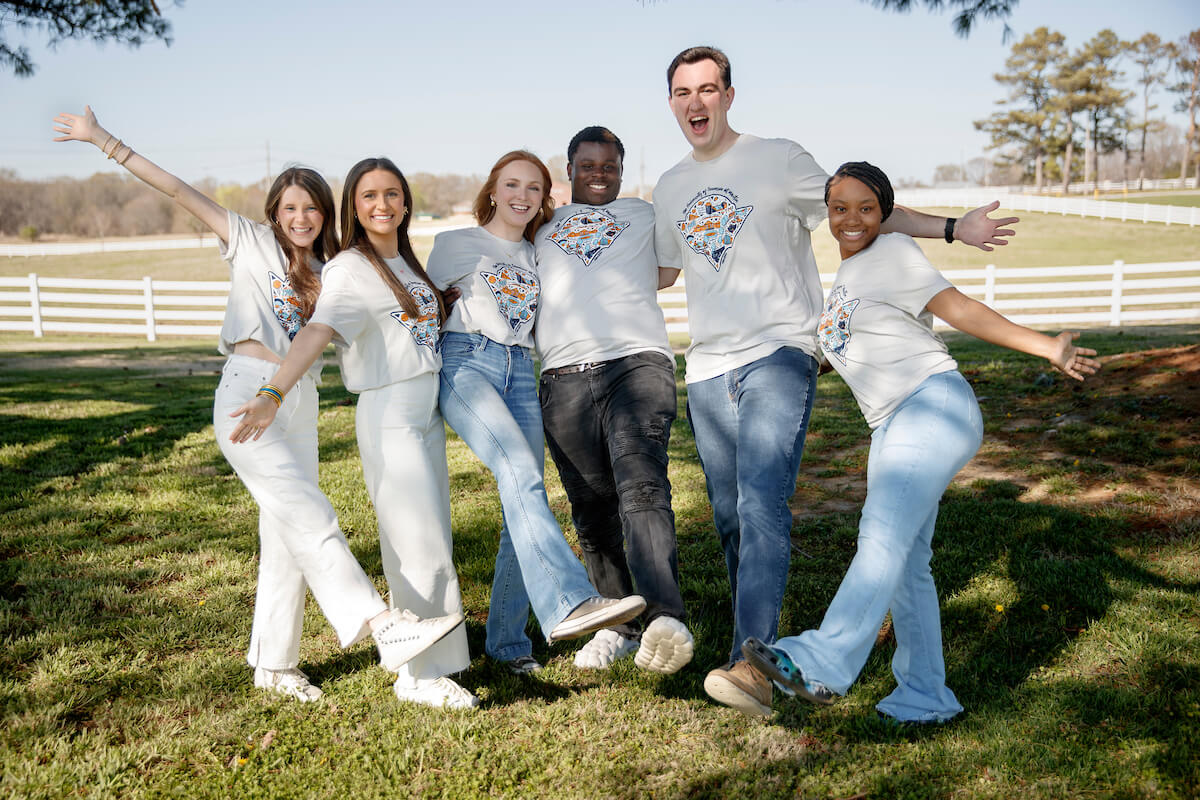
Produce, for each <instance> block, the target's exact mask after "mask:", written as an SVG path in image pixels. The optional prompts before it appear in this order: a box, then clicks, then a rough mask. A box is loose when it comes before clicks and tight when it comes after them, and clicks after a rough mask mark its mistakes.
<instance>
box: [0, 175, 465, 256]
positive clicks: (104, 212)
mask: <svg viewBox="0 0 1200 800" xmlns="http://www.w3.org/2000/svg"><path fill="white" fill-rule="evenodd" d="M408 181H409V185H410V187H411V189H412V193H413V206H414V210H415V211H416V213H418V214H432V215H434V216H447V215H449V214H450V213H451V211H452V210H453V208H454V207H455V206H461V205H463V204H468V205H469V204H470V203H471V201H473V200H474V199H475V193H476V192H478V191H479V187H480V186H481V185H482V184H483V179H482V178H480V177H479V176H477V175H432V174H430V173H427V172H419V173H414V174H413V175H410V176H408ZM193 185H194V186H195V187H196V188H197V189H198V190H200V191H201V192H203V193H204V194H206V195H208V196H209V197H211V198H212V199H213V200H215V201H216V202H217V203H219V204H220V205H221V206H223V207H225V208H228V209H231V210H232V211H235V212H237V213H238V214H241V215H242V216H244V217H247V218H249V219H253V220H260V219H262V213H263V202H264V200H265V199H266V187H265V184H264V183H263V182H258V183H253V184H249V185H242V184H237V183H218V182H217V181H215V180H213V179H211V178H206V179H204V180H201V181H197V182H195V183H194V184H193ZM331 185H332V187H333V192H334V197H335V198H336V197H340V195H341V182H340V181H332V182H331ZM202 228H203V226H202V225H201V224H200V223H199V222H197V221H196V219H195V218H194V217H192V216H191V215H190V214H188V213H187V212H186V211H183V210H182V209H181V208H180V207H179V206H177V205H176V204H175V203H172V202H171V201H170V200H169V199H168V198H167V197H165V196H164V195H162V194H160V193H159V192H156V191H155V190H154V189H151V188H150V187H149V186H147V185H146V184H144V183H142V182H141V181H139V180H137V179H136V178H134V177H133V176H132V175H124V174H116V173H111V172H102V173H96V174H95V175H92V176H91V177H90V178H55V179H53V180H47V181H30V180H22V179H21V178H20V177H18V176H17V174H16V172H14V171H13V170H11V169H3V168H0V235H2V236H20V237H22V238H25V239H30V240H33V239H37V238H38V237H40V236H43V235H59V236H83V237H89V238H105V237H108V236H144V235H150V234H164V233H199V232H200V231H201V230H202Z"/></svg>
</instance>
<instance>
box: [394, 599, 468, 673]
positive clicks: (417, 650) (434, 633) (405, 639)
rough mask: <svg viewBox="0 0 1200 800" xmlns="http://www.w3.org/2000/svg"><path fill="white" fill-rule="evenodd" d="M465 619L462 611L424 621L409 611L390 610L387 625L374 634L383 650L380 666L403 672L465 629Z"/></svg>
mask: <svg viewBox="0 0 1200 800" xmlns="http://www.w3.org/2000/svg"><path fill="white" fill-rule="evenodd" d="M463 619H465V617H463V614H462V612H461V611H455V612H454V613H453V614H447V615H446V616H444V617H430V618H429V619H421V618H419V617H418V616H417V615H416V614H414V613H412V612H411V611H409V610H408V609H403V610H402V609H398V608H393V609H390V610H389V611H388V616H387V619H386V620H384V623H383V624H382V625H380V626H379V627H378V628H376V629H375V630H374V631H372V632H371V636H372V637H373V638H374V639H375V644H376V645H377V646H378V647H379V663H380V664H381V665H383V668H384V669H386V670H389V671H391V672H397V671H399V669H400V667H402V666H404V665H405V664H407V663H408V662H409V661H411V660H412V659H413V658H414V657H416V656H418V655H420V654H421V653H423V652H425V651H426V650H428V649H429V648H430V647H432V646H433V645H435V644H437V643H438V642H439V641H441V640H442V639H443V638H444V637H445V636H446V634H448V633H450V631H452V630H454V629H455V628H457V627H458V626H459V625H461V624H462V621H463Z"/></svg>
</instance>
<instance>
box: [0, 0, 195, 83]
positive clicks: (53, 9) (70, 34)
mask: <svg viewBox="0 0 1200 800" xmlns="http://www.w3.org/2000/svg"><path fill="white" fill-rule="evenodd" d="M177 2H178V0H177ZM9 26H12V27H13V28H16V29H18V30H38V31H43V32H45V33H46V34H48V35H49V39H48V41H47V42H46V44H47V45H49V46H50V47H53V46H55V45H56V44H59V43H60V42H63V41H66V40H68V39H92V40H93V41H96V42H109V41H112V42H118V43H120V44H127V45H129V46H130V47H140V46H141V45H143V44H145V43H146V42H147V41H152V40H154V39H161V40H163V41H164V42H166V43H167V44H170V43H171V23H169V22H167V20H166V19H164V18H163V15H162V12H161V11H159V9H158V3H157V2H156V0H25V1H22V0H11V1H10V0H0V68H11V69H12V71H13V73H14V74H15V75H17V76H18V77H21V78H25V77H29V76H30V75H32V74H33V73H34V70H35V69H36V65H35V64H34V63H33V59H32V58H31V57H30V55H29V49H28V48H26V47H22V46H18V45H9V44H8V42H7V41H6V39H5V34H6V33H7V31H8V29H9Z"/></svg>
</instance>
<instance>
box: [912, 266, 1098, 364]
mask: <svg viewBox="0 0 1200 800" xmlns="http://www.w3.org/2000/svg"><path fill="white" fill-rule="evenodd" d="M925 309H926V310H927V311H930V312H932V313H934V314H936V315H937V316H939V317H941V318H942V319H943V320H945V321H946V322H947V323H949V324H950V325H953V326H954V327H955V328H957V329H958V330H960V331H962V332H963V333H969V334H971V335H972V336H974V337H976V338H978V339H983V340H984V341H985V342H991V343H992V344H998V345H1000V346H1001V347H1007V348H1009V349H1011V350H1019V351H1021V352H1022V353H1029V354H1030V355H1032V356H1040V357H1042V358H1044V359H1046V360H1047V361H1049V362H1050V364H1051V366H1053V367H1054V368H1055V369H1056V370H1058V371H1059V372H1061V373H1063V374H1064V375H1068V376H1070V377H1072V378H1074V379H1075V380H1077V381H1081V380H1083V379H1084V377H1086V376H1087V375H1093V374H1095V372H1096V370H1098V369H1100V362H1099V361H1096V360H1095V359H1091V358H1086V357H1085V356H1094V355H1096V351H1095V350H1092V349H1090V348H1087V347H1076V346H1075V344H1074V341H1075V339H1077V338H1079V334H1078V333H1068V332H1066V331H1064V332H1063V333H1060V334H1058V335H1057V336H1047V335H1046V334H1044V333H1038V332H1037V331H1035V330H1031V329H1030V328H1026V327H1025V326H1024V325H1018V324H1017V323H1015V322H1012V321H1011V320H1009V319H1006V318H1005V317H1004V316H1003V315H1001V314H998V313H996V312H995V311H993V310H992V309H990V308H988V307H987V306H985V305H984V304H983V303H981V302H979V301H978V300H974V299H972V298H970V297H967V296H966V295H965V294H963V293H962V292H960V291H959V290H958V289H955V288H954V287H950V288H949V289H943V290H942V291H940V292H938V293H937V294H936V295H934V296H933V299H932V300H930V301H929V302H928V303H927V304H926V305H925Z"/></svg>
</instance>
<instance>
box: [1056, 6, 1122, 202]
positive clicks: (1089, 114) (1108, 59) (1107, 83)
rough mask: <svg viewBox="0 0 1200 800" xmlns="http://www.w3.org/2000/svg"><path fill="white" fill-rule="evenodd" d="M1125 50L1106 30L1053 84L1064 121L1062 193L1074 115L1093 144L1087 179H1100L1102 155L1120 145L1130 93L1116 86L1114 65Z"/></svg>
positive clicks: (1117, 73) (1076, 54) (1073, 55)
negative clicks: (1065, 133) (1056, 90)
mask: <svg viewBox="0 0 1200 800" xmlns="http://www.w3.org/2000/svg"><path fill="white" fill-rule="evenodd" d="M1127 49H1128V45H1127V44H1126V43H1125V42H1122V41H1121V40H1120V39H1119V38H1118V37H1117V35H1116V34H1115V33H1113V32H1112V31H1111V30H1109V29H1108V28H1105V29H1104V30H1102V31H1100V32H1099V33H1097V34H1096V35H1095V36H1093V37H1092V38H1091V39H1090V40H1088V41H1087V42H1085V43H1084V44H1083V46H1082V47H1080V48H1079V49H1078V50H1076V51H1075V52H1073V53H1071V55H1070V56H1068V57H1067V58H1066V59H1065V60H1064V61H1063V63H1062V66H1061V68H1060V70H1059V73H1058V75H1057V76H1056V77H1055V79H1054V85H1055V87H1056V88H1057V89H1058V90H1059V92H1060V94H1059V95H1058V96H1057V97H1056V98H1055V105H1056V106H1057V107H1058V108H1059V110H1060V112H1061V113H1062V114H1063V115H1064V117H1065V118H1066V121H1067V136H1068V141H1067V150H1066V156H1065V158H1064V169H1063V191H1064V192H1065V191H1066V189H1067V184H1068V183H1069V182H1070V159H1071V156H1072V155H1073V152H1074V142H1073V139H1074V133H1075V130H1074V129H1075V114H1078V113H1081V112H1082V113H1083V114H1084V119H1085V123H1086V125H1087V127H1086V131H1087V133H1088V138H1089V139H1090V141H1091V143H1092V150H1091V153H1090V156H1091V160H1090V162H1089V163H1088V165H1087V168H1086V171H1087V173H1088V176H1089V177H1090V176H1095V178H1096V179H1099V166H1098V165H1099V160H1100V153H1101V152H1105V153H1108V152H1112V151H1113V150H1116V149H1117V148H1119V147H1120V146H1121V136H1120V135H1119V132H1120V131H1121V129H1122V125H1123V124H1124V117H1125V113H1126V112H1125V103H1126V102H1127V101H1128V100H1129V98H1131V97H1133V92H1128V91H1125V90H1124V89H1121V88H1120V87H1119V86H1118V85H1117V83H1118V82H1119V81H1120V80H1121V78H1122V77H1123V76H1124V73H1123V72H1121V71H1120V70H1119V69H1117V62H1118V61H1119V60H1120V58H1121V56H1122V55H1123V54H1124V53H1125V51H1126V50H1127Z"/></svg>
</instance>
